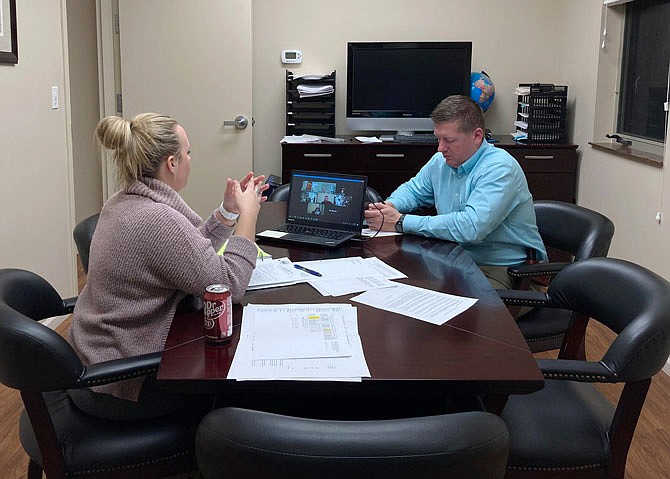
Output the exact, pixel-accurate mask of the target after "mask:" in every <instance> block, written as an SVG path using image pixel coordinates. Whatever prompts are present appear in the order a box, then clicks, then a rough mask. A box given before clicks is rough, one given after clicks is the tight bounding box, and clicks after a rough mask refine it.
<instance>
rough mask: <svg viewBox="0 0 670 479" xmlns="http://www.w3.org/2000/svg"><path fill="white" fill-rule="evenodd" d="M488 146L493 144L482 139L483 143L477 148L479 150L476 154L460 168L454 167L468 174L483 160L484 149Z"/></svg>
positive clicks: (459, 172)
mask: <svg viewBox="0 0 670 479" xmlns="http://www.w3.org/2000/svg"><path fill="white" fill-rule="evenodd" d="M488 148H492V147H491V145H489V143H488V142H487V141H486V140H484V141H482V144H481V145H479V148H478V149H477V151H475V154H474V155H472V156H471V157H470V158H469V159H468V160H467V161H466V162H465V163H463V164H462V165H461V166H459V167H458V168H452V169H453V170H454V171H456V173H458V174H460V175H467V174H468V173H470V172H471V171H472V170H473V169H474V167H475V166H476V165H477V163H478V162H479V160H481V158H482V156H484V151H485V150H487V149H488Z"/></svg>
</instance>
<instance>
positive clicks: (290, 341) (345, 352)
mask: <svg viewBox="0 0 670 479" xmlns="http://www.w3.org/2000/svg"><path fill="white" fill-rule="evenodd" d="M244 321H246V322H247V323H248V322H252V323H253V333H252V334H253V336H252V337H251V338H250V339H251V340H252V341H253V347H252V357H253V358H254V359H297V358H330V357H342V356H351V348H350V347H349V342H348V341H347V337H346V328H345V326H344V318H343V316H342V314H341V313H340V312H339V311H337V310H335V309H333V308H314V307H313V306H310V305H304V306H299V305H290V306H282V305H253V306H251V307H249V312H248V314H247V315H246V316H245V319H244Z"/></svg>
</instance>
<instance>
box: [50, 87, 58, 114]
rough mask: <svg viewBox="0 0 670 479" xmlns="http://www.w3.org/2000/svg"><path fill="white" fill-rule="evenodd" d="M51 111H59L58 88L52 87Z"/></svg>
mask: <svg viewBox="0 0 670 479" xmlns="http://www.w3.org/2000/svg"><path fill="white" fill-rule="evenodd" d="M51 109H52V110H57V109H58V87H57V86H52V87H51Z"/></svg>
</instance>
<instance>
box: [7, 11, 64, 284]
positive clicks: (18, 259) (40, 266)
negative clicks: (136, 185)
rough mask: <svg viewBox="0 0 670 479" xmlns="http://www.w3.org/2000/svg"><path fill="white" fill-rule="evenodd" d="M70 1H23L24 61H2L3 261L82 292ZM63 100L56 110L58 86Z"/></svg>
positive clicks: (20, 31)
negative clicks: (67, 33)
mask: <svg viewBox="0 0 670 479" xmlns="http://www.w3.org/2000/svg"><path fill="white" fill-rule="evenodd" d="M61 7H62V2H61V1H54V0H31V1H29V2H17V23H18V26H17V31H18V38H19V63H18V65H14V66H9V65H4V64H0V92H2V94H1V101H0V141H1V142H2V154H1V155H0V165H1V166H0V171H2V175H1V176H0V217H1V218H2V226H1V228H2V234H1V235H0V267H3V268H6V267H19V268H24V269H28V270H32V271H35V272H37V273H39V274H40V275H42V276H44V277H45V278H46V279H47V280H48V281H49V282H51V283H52V284H53V285H54V286H55V287H56V289H57V290H58V291H59V292H60V293H61V294H62V295H72V294H74V293H76V282H75V270H74V265H75V260H74V258H75V256H74V250H73V248H74V245H73V243H72V239H71V231H72V228H71V225H72V212H73V204H72V201H71V198H72V195H71V194H70V193H71V190H72V185H71V182H72V168H71V165H70V161H69V151H70V135H69V132H68V129H67V82H66V78H67V74H66V71H65V68H64V64H65V63H64V60H65V58H64V57H65V55H66V54H65V52H64V51H63V48H62V45H63V34H64V22H63V19H62V8H61ZM52 85H55V86H58V88H59V91H60V104H61V107H60V108H59V109H57V110H52V109H51V86H52Z"/></svg>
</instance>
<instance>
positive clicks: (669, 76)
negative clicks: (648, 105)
mask: <svg viewBox="0 0 670 479" xmlns="http://www.w3.org/2000/svg"><path fill="white" fill-rule="evenodd" d="M633 3H634V2H633V1H629V2H625V4H622V5H621V8H622V9H623V25H622V31H621V47H620V49H621V51H620V54H619V62H620V63H619V71H618V84H617V92H618V98H617V102H616V106H615V117H614V129H615V131H616V134H618V135H619V136H621V137H623V138H626V139H630V140H632V141H634V142H643V143H645V144H647V145H650V146H651V147H656V148H658V149H659V151H660V152H662V150H663V149H664V148H665V143H667V140H668V139H667V137H666V135H667V126H668V111H667V110H666V111H665V121H664V132H663V136H664V139H663V140H657V139H654V138H649V137H644V136H638V135H635V134H634V133H630V132H626V131H624V129H623V127H621V126H620V125H621V123H622V122H623V119H622V116H623V113H622V111H621V105H622V103H624V101H625V100H624V98H623V96H622V95H623V94H624V93H625V92H624V91H623V90H624V85H625V83H626V81H627V79H626V78H624V76H625V71H624V70H625V67H626V66H627V64H628V63H629V62H631V57H630V55H628V56H627V52H629V51H630V50H631V48H630V46H629V45H627V44H626V41H627V38H626V36H627V34H628V32H629V30H630V29H632V25H630V24H629V21H630V19H629V18H628V16H629V15H630V12H631V11H632V8H633ZM669 60H670V58H669ZM665 80H666V81H665V83H666V92H665V95H666V98H665V101H666V102H668V84H670V61H669V62H668V70H667V72H666V77H665Z"/></svg>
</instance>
